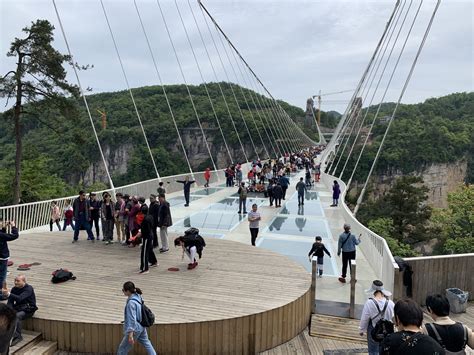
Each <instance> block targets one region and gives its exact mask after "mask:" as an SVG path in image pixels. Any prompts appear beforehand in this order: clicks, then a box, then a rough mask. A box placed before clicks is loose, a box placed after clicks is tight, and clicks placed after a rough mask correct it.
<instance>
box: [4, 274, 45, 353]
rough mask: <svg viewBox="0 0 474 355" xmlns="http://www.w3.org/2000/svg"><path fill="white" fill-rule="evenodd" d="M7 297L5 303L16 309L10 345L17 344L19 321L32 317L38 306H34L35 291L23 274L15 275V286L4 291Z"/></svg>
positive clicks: (19, 336)
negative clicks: (14, 325) (13, 332)
mask: <svg viewBox="0 0 474 355" xmlns="http://www.w3.org/2000/svg"><path fill="white" fill-rule="evenodd" d="M6 296H7V297H8V303H7V305H8V306H10V307H11V308H13V309H14V310H15V311H16V329H15V334H14V335H13V340H12V346H14V345H16V344H18V343H19V342H20V341H21V340H23V338H22V337H21V322H22V320H24V319H28V318H31V317H33V314H34V313H35V312H36V310H37V309H38V307H36V296H35V291H34V290H33V287H32V286H31V285H28V284H27V283H26V277H25V275H18V276H17V277H15V287H13V288H12V290H11V291H10V292H8V291H7V292H6Z"/></svg>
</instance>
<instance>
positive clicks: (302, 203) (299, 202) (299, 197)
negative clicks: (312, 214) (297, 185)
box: [298, 192, 304, 205]
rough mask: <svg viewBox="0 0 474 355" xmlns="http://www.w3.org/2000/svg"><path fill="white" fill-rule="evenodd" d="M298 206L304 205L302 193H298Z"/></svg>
mask: <svg viewBox="0 0 474 355" xmlns="http://www.w3.org/2000/svg"><path fill="white" fill-rule="evenodd" d="M298 205H304V192H303V193H300V192H298Z"/></svg>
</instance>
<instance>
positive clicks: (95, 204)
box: [89, 192, 100, 240]
mask: <svg viewBox="0 0 474 355" xmlns="http://www.w3.org/2000/svg"><path fill="white" fill-rule="evenodd" d="M89 199H90V201H89V203H90V211H91V212H90V213H91V214H90V220H91V228H93V227H94V225H95V233H96V239H97V240H100V234H99V230H100V229H99V219H100V201H99V200H98V199H97V194H96V193H95V192H91V193H89Z"/></svg>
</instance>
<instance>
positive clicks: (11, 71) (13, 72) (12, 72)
mask: <svg viewBox="0 0 474 355" xmlns="http://www.w3.org/2000/svg"><path fill="white" fill-rule="evenodd" d="M10 74H16V71H14V70H10V71H9V72H8V73H6V74H5V75H4V76H3V77H2V79H5V78H6V77H7V76H8V75H10Z"/></svg>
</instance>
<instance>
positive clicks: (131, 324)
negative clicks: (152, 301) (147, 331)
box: [123, 293, 144, 334]
mask: <svg viewBox="0 0 474 355" xmlns="http://www.w3.org/2000/svg"><path fill="white" fill-rule="evenodd" d="M124 315H125V321H124V323H123V334H128V333H130V332H134V333H141V332H142V331H143V329H144V328H143V326H142V325H141V324H140V321H141V320H142V297H141V296H140V295H139V294H136V293H134V294H132V295H131V296H130V297H129V298H128V300H127V304H126V305H125V311H124Z"/></svg>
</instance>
